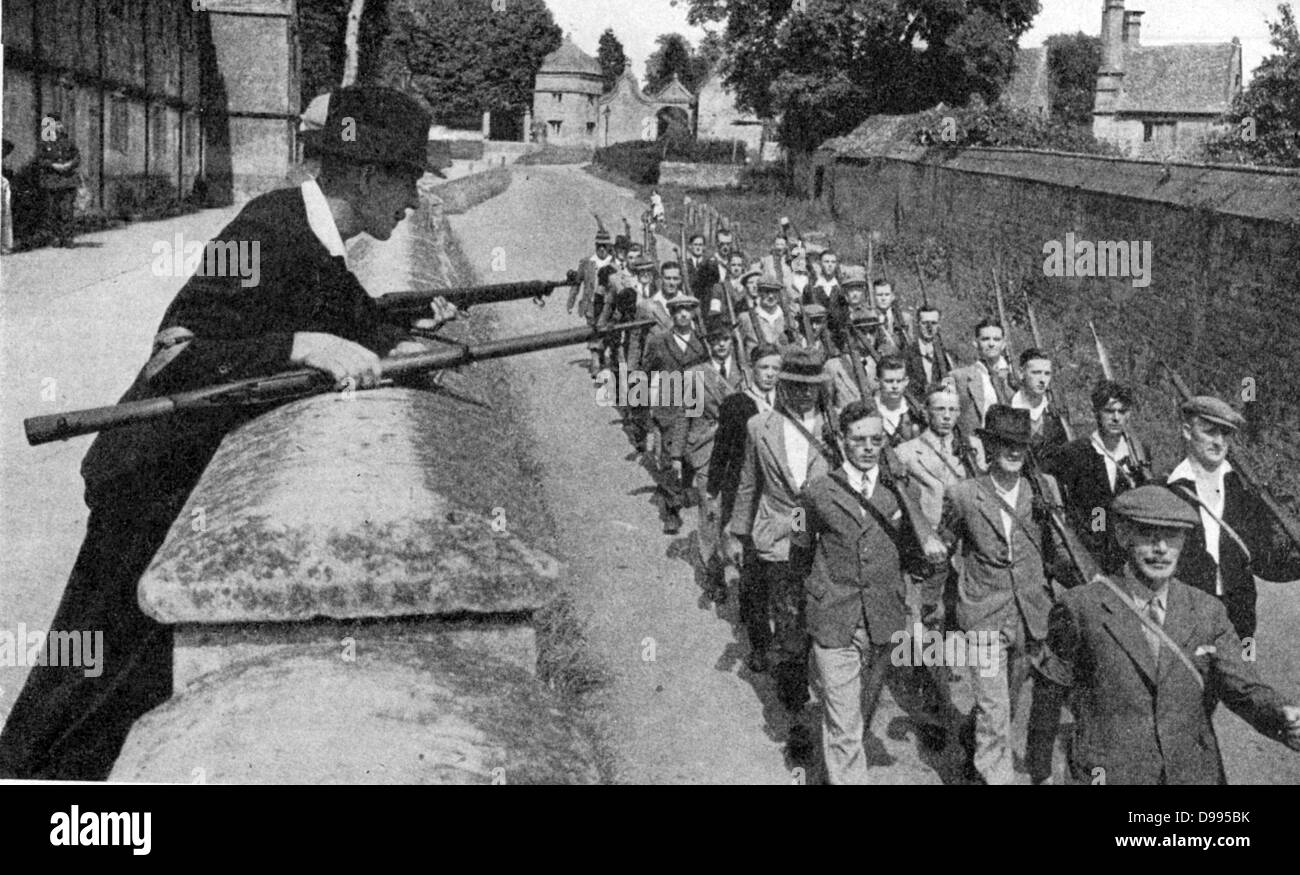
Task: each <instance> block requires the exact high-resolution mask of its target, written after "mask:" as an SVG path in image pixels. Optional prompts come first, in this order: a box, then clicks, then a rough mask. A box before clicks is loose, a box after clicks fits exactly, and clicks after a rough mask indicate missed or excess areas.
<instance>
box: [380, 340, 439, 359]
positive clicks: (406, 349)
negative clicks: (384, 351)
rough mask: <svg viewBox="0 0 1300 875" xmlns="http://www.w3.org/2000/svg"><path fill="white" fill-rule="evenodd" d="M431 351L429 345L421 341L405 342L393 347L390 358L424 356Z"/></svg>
mask: <svg viewBox="0 0 1300 875" xmlns="http://www.w3.org/2000/svg"><path fill="white" fill-rule="evenodd" d="M428 351H429V345H428V344H427V343H423V342H421V341H419V340H403V341H402V342H401V343H399V344H397V346H395V347H393V349H392V351H391V352H390V353H388V354H389V356H403V355H423V354H424V353H426V352H428Z"/></svg>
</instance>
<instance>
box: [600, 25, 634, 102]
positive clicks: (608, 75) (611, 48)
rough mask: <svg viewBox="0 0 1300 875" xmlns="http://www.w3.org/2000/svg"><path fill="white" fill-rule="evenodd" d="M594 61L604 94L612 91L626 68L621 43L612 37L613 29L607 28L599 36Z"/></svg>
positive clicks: (625, 56) (615, 37)
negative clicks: (597, 66) (596, 63)
mask: <svg viewBox="0 0 1300 875" xmlns="http://www.w3.org/2000/svg"><path fill="white" fill-rule="evenodd" d="M596 61H597V62H598V63H599V64H600V74H601V76H602V77H604V80H605V93H606V94H608V93H609V92H610V91H613V90H614V83H616V82H618V77H619V76H622V75H623V68H624V67H626V66H627V55H626V54H625V53H624V52H623V43H621V42H619V39H618V37H617V36H615V35H614V28H612V27H607V28H605V32H604V33H602V34H601V35H600V48H599V49H597V50H596Z"/></svg>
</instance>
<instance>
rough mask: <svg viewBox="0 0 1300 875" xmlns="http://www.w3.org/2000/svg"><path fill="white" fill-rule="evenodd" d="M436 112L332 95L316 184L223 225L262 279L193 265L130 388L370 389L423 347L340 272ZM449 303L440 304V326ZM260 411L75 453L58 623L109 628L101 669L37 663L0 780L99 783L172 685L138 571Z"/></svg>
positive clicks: (110, 437)
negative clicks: (74, 498)
mask: <svg viewBox="0 0 1300 875" xmlns="http://www.w3.org/2000/svg"><path fill="white" fill-rule="evenodd" d="M428 130H429V115H428V114H427V113H426V112H424V110H422V109H421V108H420V106H419V104H418V103H416V101H414V100H413V99H411V98H410V97H408V96H406V95H404V94H402V93H400V92H397V91H393V90H390V89H387V88H378V87H373V86H355V87H350V88H344V89H342V90H340V91H338V92H337V93H335V94H334V95H332V97H331V100H330V105H329V114H328V118H327V120H326V123H325V126H324V127H323V128H322V129H321V130H320V131H319V132H318V137H317V138H316V139H315V140H314V144H313V145H314V148H315V149H316V151H317V152H318V154H320V155H321V172H320V176H319V179H309V180H307V181H306V182H304V183H303V184H302V185H301V186H298V187H294V188H286V189H281V190H278V191H272V192H268V193H267V194H264V195H262V196H260V197H257V198H254V199H253V200H252V201H250V202H249V203H248V204H247V205H246V206H245V207H244V208H243V209H242V210H241V211H240V213H239V215H237V216H236V217H235V218H234V220H232V221H231V223H230V224H229V225H227V226H226V227H225V228H224V229H223V230H222V231H221V233H220V234H218V235H217V238H216V240H217V241H218V242H224V243H232V242H234V241H238V242H240V243H241V244H242V243H243V242H246V241H253V246H254V247H255V249H254V251H255V252H257V253H259V254H260V281H259V282H258V284H257V285H256V286H252V287H246V286H245V280H244V278H243V277H241V276H239V275H231V276H215V275H212V274H211V273H209V272H204V273H202V274H196V275H195V276H193V277H191V278H190V279H189V280H188V281H187V282H186V283H185V285H184V286H183V287H182V288H181V290H180V292H179V293H178V294H177V296H176V299H175V300H174V301H172V303H171V306H169V307H168V308H167V312H166V314H165V315H164V316H163V319H162V324H161V325H160V326H159V333H158V335H157V337H156V338H155V340H154V353H153V356H152V357H151V358H150V359H149V361H148V363H147V364H146V365H145V367H144V369H143V370H142V371H141V372H140V374H139V375H138V376H137V378H136V380H135V382H134V384H133V385H132V386H131V388H130V389H129V390H127V393H126V395H125V396H123V398H122V401H124V402H125V401H138V400H141V399H144V398H153V397H158V396H163V395H170V394H173V393H176V392H183V391H186V390H190V389H196V388H199V387H202V386H208V385H212V384H218V383H225V382H230V381H232V380H239V379H243V378H248V377H258V376H263V375H268V374H273V373H276V372H279V371H286V370H290V369H292V368H294V367H307V368H314V369H316V370H319V371H322V372H324V373H326V374H328V375H329V376H330V377H332V378H333V379H334V381H335V384H336V385H337V386H338V387H339V388H348V387H360V388H365V387H370V386H374V385H376V384H377V383H378V381H379V377H380V357H381V356H386V355H394V354H396V355H402V354H406V353H415V352H420V351H423V350H424V349H425V347H424V346H423V345H422V344H420V343H417V342H415V341H414V340H413V339H412V338H411V337H410V336H409V334H408V332H407V331H406V330H405V329H404V328H402V327H398V326H395V325H389V324H387V323H386V322H385V321H384V320H383V318H382V316H381V314H380V312H379V309H378V307H377V306H376V304H375V302H374V299H373V298H371V296H370V295H368V294H367V293H366V290H365V289H364V288H363V287H362V286H361V284H360V282H358V280H357V278H356V276H354V275H353V273H352V272H351V271H350V270H349V269H348V266H347V251H346V250H345V249H344V241H346V240H348V239H350V238H352V237H356V236H357V235H359V234H363V233H364V234H369V235H370V236H371V237H374V238H375V239H377V240H387V239H388V238H389V236H391V235H392V233H393V229H394V228H395V227H396V226H397V224H398V223H399V222H401V221H402V220H403V219H404V218H405V217H406V215H407V212H408V211H409V210H414V209H416V208H418V207H419V205H420V200H419V194H418V191H417V188H416V181H417V180H418V179H419V178H420V176H421V175H422V174H423V173H425V172H426V171H427V170H428V169H429V168H428V166H427V163H426V161H427V159H426V142H427V139H428ZM452 315H454V308H450V307H448V305H447V304H446V303H445V302H443V301H441V300H439V301H438V302H436V303H435V304H434V306H433V308H432V309H431V312H430V313H429V317H430V319H431V320H432V321H433V323H435V324H436V323H440V322H441V321H444V320H445V319H446V318H449V317H450V316H452ZM265 409H266V408H265V407H258V408H253V409H249V408H247V407H241V406H235V407H221V408H216V409H214V410H213V411H211V412H210V413H203V414H193V415H190V416H186V417H171V418H168V419H160V420H153V421H150V422H145V423H138V424H135V425H130V426H127V427H125V428H121V429H118V430H114V431H106V432H101V433H100V434H99V436H98V437H97V438H96V439H95V442H94V443H93V444H92V445H91V447H90V451H89V452H88V453H87V454H86V458H85V459H84V461H83V462H82V466H81V472H82V476H83V477H84V478H85V481H86V494H85V498H86V504H87V505H88V506H89V507H90V520H89V522H88V524H87V535H86V540H85V542H84V543H83V545H82V548H81V553H80V555H79V556H78V557H77V562H76V565H75V567H74V568H73V571H72V576H71V578H70V580H69V582H68V586H67V589H66V591H65V592H64V595H63V600H62V602H61V603H60V605H59V609H58V614H57V615H56V617H55V619H54V621H53V625H52V627H51V628H55V629H102V630H104V648H105V651H106V652H107V653H108V659H107V660H106V661H105V662H106V667H105V670H104V672H103V673H102V675H101V676H100V677H97V678H86V677H84V676H83V675H82V672H80V671H72V670H70V669H67V668H58V667H54V666H38V667H37V668H35V669H34V670H33V671H32V673H31V675H30V676H29V678H28V681H27V685H26V687H24V689H23V692H22V694H21V695H20V696H19V698H18V701H17V703H16V704H15V705H14V710H13V713H12V714H11V715H10V717H9V720H8V722H7V723H6V724H5V728H4V734H3V736H0V777H5V778H61V779H85V780H102V779H103V778H105V777H106V776H107V775H108V773H109V771H110V770H111V768H112V766H113V762H114V760H115V759H116V757H117V754H118V751H119V750H120V748H121V745H122V742H123V741H124V739H125V738H126V735H127V733H128V732H129V731H130V729H131V725H132V723H133V722H134V721H135V720H136V718H138V717H139V716H141V715H142V714H144V713H145V712H147V711H149V710H150V709H152V708H154V707H155V706H157V705H159V704H161V703H163V702H165V701H166V700H167V699H168V697H169V696H170V695H171V690H172V637H171V627H169V626H166V625H163V624H159V623H156V622H154V621H153V620H152V619H150V618H149V617H147V616H146V615H145V614H144V613H143V612H142V611H141V610H140V608H139V605H138V603H137V601H136V584H137V582H138V580H139V578H140V575H141V574H142V573H143V572H144V570H145V568H147V567H148V565H149V562H150V560H151V559H152V557H153V555H154V553H155V552H156V551H157V549H158V547H159V546H160V545H161V544H162V541H163V539H164V538H165V536H166V535H167V532H168V530H169V528H170V527H171V525H172V522H173V521H174V520H175V518H176V515H177V514H178V513H179V512H180V509H181V507H182V505H183V504H184V502H185V499H186V497H187V496H188V494H189V492H190V490H191V489H193V487H194V485H195V483H196V482H197V481H198V479H199V477H200V475H201V474H202V473H203V469H204V468H205V467H206V466H207V464H208V461H209V460H210V459H211V458H212V455H213V453H215V452H216V450H217V447H218V445H219V444H220V443H221V440H222V438H223V437H224V436H225V435H226V434H227V433H228V432H229V431H231V430H232V429H233V428H235V427H237V426H239V425H240V424H242V423H243V422H246V421H247V420H249V419H251V418H252V417H253V416H255V415H257V414H260V413H262V412H264V411H265Z"/></svg>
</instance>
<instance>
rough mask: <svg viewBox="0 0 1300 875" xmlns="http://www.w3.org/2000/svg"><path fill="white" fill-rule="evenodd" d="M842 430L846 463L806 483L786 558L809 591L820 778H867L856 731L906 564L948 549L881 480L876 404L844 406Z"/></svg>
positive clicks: (863, 724)
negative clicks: (910, 516)
mask: <svg viewBox="0 0 1300 875" xmlns="http://www.w3.org/2000/svg"><path fill="white" fill-rule="evenodd" d="M840 434H841V436H842V438H843V440H844V452H845V461H844V464H843V465H842V466H840V467H839V468H836V469H835V470H834V471H831V472H829V473H827V474H823V475H821V476H819V477H814V478H813V479H811V480H809V481H808V483H807V484H806V485H805V486H804V488H803V492H802V493H801V495H800V498H799V504H800V507H801V508H802V509H803V519H804V525H803V526H801V527H798V528H797V529H796V530H795V531H794V533H793V534H792V535H791V545H792V546H791V551H790V564H791V568H792V569H793V571H794V573H795V575H796V577H799V578H800V579H802V580H803V581H804V593H805V595H806V597H807V603H806V616H807V625H808V632H809V634H810V635H811V636H812V641H813V644H812V652H813V662H814V664H815V665H816V682H817V687H818V690H819V692H820V697H821V701H822V709H823V711H822V713H823V720H822V747H823V751H824V752H825V758H826V772H827V777H828V779H829V781H830V783H832V784H866V783H868V777H869V776H868V771H867V758H866V754H865V751H864V749H863V743H862V742H863V734H864V732H865V733H868V734H869V733H870V731H871V718H872V716H873V715H874V714H875V711H876V703H877V702H878V701H879V699H880V691H881V690H882V689H883V688H884V685H885V675H886V673H887V672H888V671H889V666H890V651H891V648H890V644H891V643H895V642H896V641H897V638H898V637H899V636H900V634H905V633H906V626H907V618H906V611H905V610H904V604H903V595H904V590H903V575H904V571H905V570H906V571H909V572H912V573H915V574H917V575H920V576H924V575H925V574H926V573H927V572H928V567H929V566H928V563H927V562H926V559H927V558H928V559H930V560H932V561H934V562H943V561H945V560H946V559H947V558H948V553H947V550H945V549H944V546H943V544H942V543H941V542H940V541H939V540H938V538H936V537H934V535H933V532H932V531H931V530H930V529H929V527H928V524H927V525H926V526H925V527H924V529H923V531H924V532H927V533H928V536H927V537H926V543H925V544H924V545H922V544H920V543H918V542H917V537H916V531H915V530H914V529H913V528H912V526H911V525H910V524H909V522H908V520H907V519H906V517H905V512H904V510H903V506H902V502H901V499H900V498H899V496H898V495H897V494H895V492H894V491H893V489H894V488H896V487H893V486H892V485H890V482H889V481H886V482H881V481H882V478H881V476H880V468H879V462H880V456H881V453H882V452H883V450H884V448H885V445H886V438H885V434H884V426H883V423H882V422H881V420H880V417H879V415H878V414H877V413H876V411H874V410H872V409H871V408H869V407H868V406H867V405H865V404H863V403H862V402H856V403H854V404H850V405H849V406H848V407H847V408H845V410H844V412H843V413H842V414H841V416H840ZM923 549H925V550H926V554H925V555H923V553H922V550H923ZM864 663H865V664H866V667H867V670H866V677H865V679H864V677H863V664H864Z"/></svg>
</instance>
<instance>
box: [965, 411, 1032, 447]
mask: <svg viewBox="0 0 1300 875" xmlns="http://www.w3.org/2000/svg"><path fill="white" fill-rule="evenodd" d="M975 434H977V435H979V436H980V437H981V438H993V439H994V440H999V441H1002V442H1003V443H1006V444H1016V445H1019V446H1029V438H1030V436H1031V435H1032V434H1033V423H1032V422H1030V419H1029V411H1028V410H1024V409H1021V408H1018V407H1008V406H1007V405H1005V404H994V405H993V406H992V407H990V408H989V410H988V413H986V414H985V415H984V427H983V428H977V429H975Z"/></svg>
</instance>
